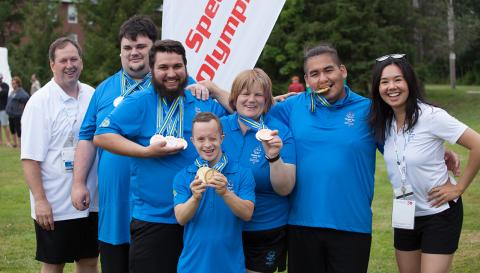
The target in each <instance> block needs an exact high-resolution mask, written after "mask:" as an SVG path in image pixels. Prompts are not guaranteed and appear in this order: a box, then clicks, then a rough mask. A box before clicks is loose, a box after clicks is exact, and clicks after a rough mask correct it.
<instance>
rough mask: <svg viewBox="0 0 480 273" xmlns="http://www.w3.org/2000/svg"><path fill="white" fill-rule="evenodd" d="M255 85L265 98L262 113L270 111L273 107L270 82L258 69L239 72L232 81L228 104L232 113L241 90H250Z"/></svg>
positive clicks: (263, 72)
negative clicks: (258, 86)
mask: <svg viewBox="0 0 480 273" xmlns="http://www.w3.org/2000/svg"><path fill="white" fill-rule="evenodd" d="M256 83H257V84H259V85H260V86H261V88H262V90H263V96H264V97H265V107H264V108H263V113H267V112H268V110H270V108H271V107H272V105H273V95H272V81H271V80H270V77H268V75H267V73H265V71H263V70H262V69H260V68H254V69H248V70H245V71H242V72H240V74H238V75H237V77H235V80H233V83H232V89H231V92H230V97H229V98H228V103H229V105H230V107H231V108H232V109H233V110H234V111H236V110H237V108H236V106H235V105H236V104H237V99H238V97H239V96H240V93H241V92H242V90H244V89H250V88H252V87H253V85H254V84H256Z"/></svg>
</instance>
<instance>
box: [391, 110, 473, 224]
mask: <svg viewBox="0 0 480 273" xmlns="http://www.w3.org/2000/svg"><path fill="white" fill-rule="evenodd" d="M419 105H420V109H421V113H420V115H419V118H418V122H417V124H415V126H414V127H413V128H412V130H410V131H409V132H405V133H404V132H403V130H400V131H399V132H398V133H396V125H395V121H394V120H393V121H392V126H391V130H390V134H388V135H387V138H386V140H385V146H384V153H383V157H384V159H385V164H386V166H387V172H388V178H389V179H390V182H391V183H392V186H393V187H394V188H398V187H401V186H402V184H401V176H400V170H399V169H398V166H397V153H398V158H399V160H400V161H402V157H403V154H404V153H405V163H406V179H407V181H406V184H410V185H412V188H413V193H414V200H415V216H424V215H432V214H436V213H439V212H441V211H444V210H446V209H448V208H449V205H448V203H446V204H444V205H442V206H440V207H438V208H433V207H431V206H430V203H429V202H428V201H427V200H428V192H429V191H430V190H431V189H432V188H434V187H437V186H441V185H443V184H444V183H445V182H446V181H447V179H448V177H449V176H448V171H447V166H446V165H445V160H444V154H445V148H444V146H443V144H444V141H445V140H446V141H448V142H450V143H451V144H454V143H456V142H457V140H458V139H459V138H460V136H461V135H462V134H463V133H464V132H465V130H466V129H467V128H468V127H467V126H466V125H465V124H463V123H462V122H460V121H458V120H457V119H455V118H454V117H452V116H450V115H449V114H448V113H447V112H446V111H445V110H443V109H440V108H438V107H434V106H430V105H427V104H423V103H420V104H419ZM395 136H396V143H397V145H396V146H397V149H396V148H395V141H394V140H395ZM405 144H406V147H405ZM396 151H397V153H396ZM451 183H453V184H456V181H454V180H453V181H452V180H451Z"/></svg>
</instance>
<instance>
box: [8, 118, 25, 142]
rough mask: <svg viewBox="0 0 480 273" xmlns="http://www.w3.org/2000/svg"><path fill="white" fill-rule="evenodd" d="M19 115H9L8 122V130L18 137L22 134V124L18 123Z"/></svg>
mask: <svg viewBox="0 0 480 273" xmlns="http://www.w3.org/2000/svg"><path fill="white" fill-rule="evenodd" d="M21 119H22V118H21V117H9V118H8V124H9V125H10V132H11V133H12V134H13V135H14V134H17V136H18V137H21V136H22V126H21V125H20V120H21Z"/></svg>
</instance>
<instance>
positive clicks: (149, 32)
mask: <svg viewBox="0 0 480 273" xmlns="http://www.w3.org/2000/svg"><path fill="white" fill-rule="evenodd" d="M139 35H143V36H147V37H148V38H149V39H150V40H152V42H155V40H157V27H156V26H155V23H154V22H153V21H152V19H151V18H150V17H148V16H145V15H135V16H132V17H130V18H129V19H128V20H127V21H125V22H123V24H122V26H120V30H119V31H118V42H119V43H120V42H121V41H122V38H127V39H129V40H132V41H136V40H137V36H139Z"/></svg>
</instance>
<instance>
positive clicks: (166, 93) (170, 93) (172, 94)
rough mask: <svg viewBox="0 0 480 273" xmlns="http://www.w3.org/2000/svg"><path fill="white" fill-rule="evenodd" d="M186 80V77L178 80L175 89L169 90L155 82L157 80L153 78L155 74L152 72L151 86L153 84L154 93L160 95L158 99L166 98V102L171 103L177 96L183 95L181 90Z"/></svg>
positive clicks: (160, 82) (157, 81) (161, 83)
mask: <svg viewBox="0 0 480 273" xmlns="http://www.w3.org/2000/svg"><path fill="white" fill-rule="evenodd" d="M187 78H188V75H187V76H186V77H185V78H183V79H180V81H179V84H178V87H177V88H174V89H171V88H167V87H166V86H165V85H164V84H163V82H162V81H159V80H157V78H156V77H155V73H154V72H153V75H152V84H153V87H154V88H155V91H156V92H157V94H159V95H160V97H164V98H166V99H167V101H173V100H174V99H176V98H177V97H178V96H182V95H183V93H184V91H183V90H184V89H185V87H186V86H187Z"/></svg>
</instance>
